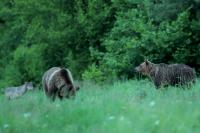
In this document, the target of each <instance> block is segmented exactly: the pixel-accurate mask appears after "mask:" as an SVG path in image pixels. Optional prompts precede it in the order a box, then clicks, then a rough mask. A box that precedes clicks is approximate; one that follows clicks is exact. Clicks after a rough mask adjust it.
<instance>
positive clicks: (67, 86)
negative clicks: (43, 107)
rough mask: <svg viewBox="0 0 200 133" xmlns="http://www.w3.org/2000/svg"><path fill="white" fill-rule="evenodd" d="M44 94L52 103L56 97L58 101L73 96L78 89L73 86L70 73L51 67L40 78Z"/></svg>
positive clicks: (63, 69)
mask: <svg viewBox="0 0 200 133" xmlns="http://www.w3.org/2000/svg"><path fill="white" fill-rule="evenodd" d="M42 84H43V88H44V91H45V94H46V95H47V96H48V97H49V98H51V99H52V100H53V101H54V100H55V98H56V96H58V97H59V98H60V99H62V98H64V97H65V98H69V97H71V96H75V94H76V91H77V90H79V87H77V86H75V85H74V82H73V78H72V75H71V72H70V71H69V70H68V69H66V68H60V67H53V68H51V69H49V70H48V71H46V72H45V73H44V75H43V77H42Z"/></svg>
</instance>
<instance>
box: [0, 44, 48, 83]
mask: <svg viewBox="0 0 200 133" xmlns="http://www.w3.org/2000/svg"><path fill="white" fill-rule="evenodd" d="M44 48H45V45H44V44H41V45H33V46H31V47H25V46H23V45H20V46H19V47H18V48H17V49H16V50H15V51H14V53H13V59H12V60H11V62H10V63H9V64H7V65H6V67H5V68H6V69H5V70H4V72H3V73H2V74H3V77H4V79H2V80H1V81H0V85H1V86H7V85H19V84H23V83H24V82H26V81H33V80H34V81H35V82H36V83H39V82H40V80H41V77H42V74H43V71H44V70H43V69H44V63H43V57H42V55H41V53H42V52H43V50H44Z"/></svg>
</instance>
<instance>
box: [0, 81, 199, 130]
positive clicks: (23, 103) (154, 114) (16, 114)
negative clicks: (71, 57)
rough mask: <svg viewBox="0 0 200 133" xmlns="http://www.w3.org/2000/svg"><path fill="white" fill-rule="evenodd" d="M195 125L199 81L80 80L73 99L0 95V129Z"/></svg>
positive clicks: (35, 93) (174, 127) (37, 93)
mask: <svg viewBox="0 0 200 133" xmlns="http://www.w3.org/2000/svg"><path fill="white" fill-rule="evenodd" d="M199 131H200V83H197V84H196V85H195V86H194V87H193V88H192V89H189V90H183V89H180V88H175V87H168V88H165V89H161V90H156V89H155V87H154V86H153V84H152V83H151V82H148V81H146V80H141V81H136V80H133V81H125V82H116V83H114V84H112V85H103V86H99V85H95V84H92V83H84V84H83V86H82V88H81V90H80V91H79V92H78V94H77V96H76V98H75V99H73V100H72V99H71V100H63V101H60V100H58V99H57V100H56V101H55V102H51V101H50V100H49V99H47V97H46V96H45V95H44V93H43V92H42V91H38V90H35V91H32V92H31V91H30V92H28V93H27V94H26V95H24V96H22V97H21V98H18V99H15V100H10V101H9V100H7V99H6V98H5V97H4V96H3V95H1V96H0V133H16V132H17V133H43V132H44V133H47V132H48V133H55V132H58V133H141V132H144V133H156V132H159V133H160V132H161V133H162V132H165V133H174V132H178V133H188V132H197V133H199Z"/></svg>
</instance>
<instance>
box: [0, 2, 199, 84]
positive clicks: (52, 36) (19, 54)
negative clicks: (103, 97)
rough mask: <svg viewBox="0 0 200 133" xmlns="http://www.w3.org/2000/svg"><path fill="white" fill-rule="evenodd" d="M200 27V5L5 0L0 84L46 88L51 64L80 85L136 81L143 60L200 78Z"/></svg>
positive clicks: (0, 13)
mask: <svg viewBox="0 0 200 133" xmlns="http://www.w3.org/2000/svg"><path fill="white" fill-rule="evenodd" d="M199 29H200V0H185V1H184V2H183V1H182V0H145V1H143V0H124V1H121V0H96V1H94V0H60V1H55V0H50V1H49V0H34V1H33V0H15V1H13V0H2V1H1V2H0V30H1V32H0V47H1V50H0V66H1V68H0V86H7V85H11V84H14V85H16V84H21V83H23V82H24V81H28V80H29V81H35V82H36V83H40V79H41V75H42V73H44V71H45V70H46V69H48V68H50V67H52V66H65V67H68V68H69V69H70V70H71V71H72V73H73V75H74V77H75V79H81V78H82V79H86V80H95V81H97V82H98V81H105V80H112V79H117V78H132V77H134V76H135V75H134V72H133V67H135V66H136V65H138V64H139V63H140V62H142V61H143V60H144V58H148V59H149V60H151V61H153V62H155V63H158V62H164V63H175V62H178V63H185V64H188V65H190V66H192V67H194V68H196V70H197V71H198V72H200V69H199V68H200V58H199V56H200V31H199ZM13 73H15V75H16V76H17V77H18V78H17V79H16V78H15V77H14V76H13Z"/></svg>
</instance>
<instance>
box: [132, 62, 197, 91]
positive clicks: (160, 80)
mask: <svg viewBox="0 0 200 133" xmlns="http://www.w3.org/2000/svg"><path fill="white" fill-rule="evenodd" d="M135 70H136V71H137V72H140V73H142V74H144V75H148V76H149V77H150V78H151V79H152V80H153V82H154V84H155V86H156V88H159V87H161V86H165V85H172V86H175V85H189V84H191V83H195V81H196V72H195V70H194V69H192V68H191V67H189V66H187V65H184V64H170V65H167V64H164V63H160V64H154V63H151V62H150V61H147V60H146V61H144V62H143V63H142V64H140V65H139V66H138V67H136V68H135Z"/></svg>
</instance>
